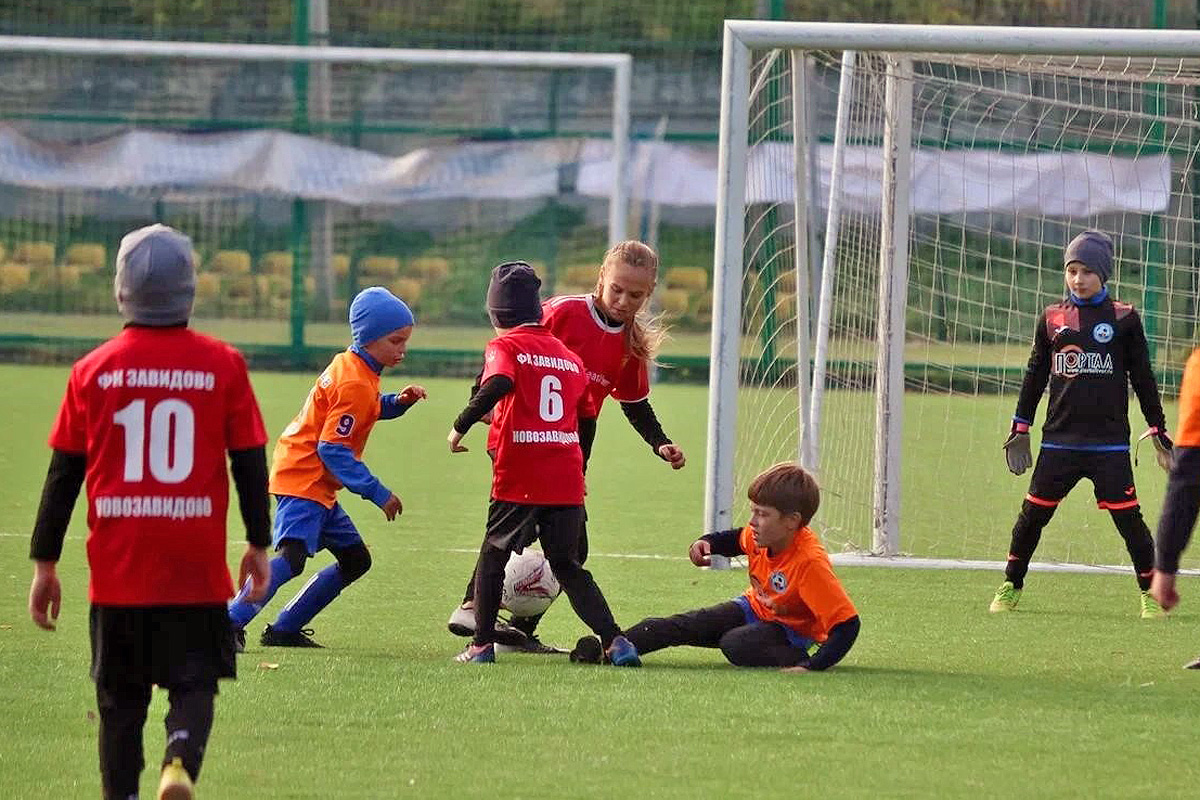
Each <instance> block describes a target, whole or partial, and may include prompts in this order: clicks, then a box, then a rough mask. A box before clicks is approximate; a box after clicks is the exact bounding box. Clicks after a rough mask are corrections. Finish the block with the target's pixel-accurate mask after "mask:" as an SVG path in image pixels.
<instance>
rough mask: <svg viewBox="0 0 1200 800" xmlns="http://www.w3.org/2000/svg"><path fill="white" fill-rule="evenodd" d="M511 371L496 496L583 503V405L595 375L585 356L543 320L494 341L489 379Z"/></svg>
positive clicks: (492, 441) (496, 434) (496, 436)
mask: <svg viewBox="0 0 1200 800" xmlns="http://www.w3.org/2000/svg"><path fill="white" fill-rule="evenodd" d="M493 375H505V376H507V377H508V378H510V379H511V380H512V382H513V389H512V391H511V392H509V393H508V394H506V395H505V396H504V397H502V398H500V402H498V403H497V404H496V409H495V412H494V414H493V417H492V426H491V428H490V429H489V430H488V450H489V451H491V452H492V453H493V454H494V455H495V461H494V463H493V464H492V499H493V500H507V501H509V502H513V503H525V504H528V505H548V506H574V505H582V504H583V451H582V450H580V449H579V413H578V411H579V406H580V405H581V404H582V403H584V402H585V397H584V395H585V393H586V391H587V385H588V378H587V372H586V371H585V370H584V368H583V362H582V361H581V360H580V359H579V356H577V355H575V354H574V353H572V352H571V351H570V350H568V349H567V346H566V345H564V344H563V343H562V342H560V341H559V340H558V339H556V338H555V337H554V334H552V333H550V331H548V330H546V328H544V327H542V326H541V325H522V326H521V327H519V328H513V329H512V330H510V331H508V332H507V333H505V334H503V335H501V336H498V337H496V338H495V339H493V340H492V341H490V342H488V346H487V350H486V351H485V352H484V363H483V377H482V379H481V380H482V381H487V379H488V378H490V377H492V376H493Z"/></svg>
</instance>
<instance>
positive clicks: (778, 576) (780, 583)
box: [767, 570, 787, 592]
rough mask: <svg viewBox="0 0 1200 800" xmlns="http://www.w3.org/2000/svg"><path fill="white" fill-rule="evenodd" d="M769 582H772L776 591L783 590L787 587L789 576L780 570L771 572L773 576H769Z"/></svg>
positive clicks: (772, 586)
mask: <svg viewBox="0 0 1200 800" xmlns="http://www.w3.org/2000/svg"><path fill="white" fill-rule="evenodd" d="M767 583H769V584H771V588H772V589H774V590H775V591H776V592H782V591H783V590H784V589H786V588H787V578H786V577H785V576H784V574H783V573H782V572H780V571H779V570H775V571H774V572H772V573H771V576H770V577H769V578H767Z"/></svg>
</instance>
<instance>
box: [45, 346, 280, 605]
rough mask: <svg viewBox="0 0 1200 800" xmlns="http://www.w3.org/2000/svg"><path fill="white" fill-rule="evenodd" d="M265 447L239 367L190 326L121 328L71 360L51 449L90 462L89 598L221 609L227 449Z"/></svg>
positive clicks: (225, 577) (227, 586) (228, 592)
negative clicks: (206, 605) (200, 605)
mask: <svg viewBox="0 0 1200 800" xmlns="http://www.w3.org/2000/svg"><path fill="white" fill-rule="evenodd" d="M266 443H267V433H266V429H265V428H264V427H263V421H262V415H261V414H260V413H259V410H258V403H257V402H256V401H255V399H254V393H253V391H252V390H251V388H250V377H249V375H247V374H246V362H245V361H244V360H243V359H242V356H241V354H240V353H238V351H237V350H235V349H234V348H232V347H230V346H229V345H227V344H225V343H224V342H221V341H218V340H217V339H213V338H211V337H208V336H204V335H202V334H199V333H195V332H193V331H190V330H188V329H187V328H182V327H181V328H141V327H131V328H126V329H125V330H124V331H123V332H122V333H121V334H120V335H119V336H117V337H116V338H114V339H111V340H110V341H108V342H105V343H104V344H102V345H100V346H99V347H97V348H96V349H95V350H93V351H92V352H90V353H88V354H87V355H86V356H84V357H83V358H81V359H80V360H79V361H77V362H76V363H75V366H74V368H73V369H72V370H71V377H70V379H69V380H68V382H67V393H66V396H65V397H64V398H63V402H62V406H61V408H60V409H59V411H58V418H57V419H56V420H55V421H54V428H53V430H52V431H51V433H50V446H51V447H52V448H54V449H55V450H61V451H63V452H67V453H75V454H82V455H84V456H85V457H86V458H87V497H88V514H87V519H88V540H87V552H88V563H89V564H90V566H91V582H90V587H89V596H90V598H91V601H92V602H93V603H98V604H101V605H115V606H155V605H194V604H216V603H224V602H225V601H226V600H228V599H229V598H230V597H231V596H232V595H233V583H232V582H231V581H230V579H229V568H228V566H227V563H226V560H225V555H226V554H225V513H226V510H227V508H228V505H229V475H228V472H227V467H226V465H225V463H226V455H225V454H226V453H227V452H228V451H230V450H247V449H250V448H252V447H262V446H263V445H265V444H266Z"/></svg>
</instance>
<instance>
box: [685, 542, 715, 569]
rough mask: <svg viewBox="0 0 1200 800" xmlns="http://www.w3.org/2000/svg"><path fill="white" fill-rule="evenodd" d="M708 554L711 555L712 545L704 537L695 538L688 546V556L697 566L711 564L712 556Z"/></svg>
mask: <svg viewBox="0 0 1200 800" xmlns="http://www.w3.org/2000/svg"><path fill="white" fill-rule="evenodd" d="M710 556H712V545H711V544H709V543H708V541H707V540H705V539H697V540H696V541H694V542H692V546H691V547H689V548H688V558H690V559H691V560H692V563H693V564H695V565H696V566H697V567H709V566H712V558H711V557H710Z"/></svg>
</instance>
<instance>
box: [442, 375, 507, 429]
mask: <svg viewBox="0 0 1200 800" xmlns="http://www.w3.org/2000/svg"><path fill="white" fill-rule="evenodd" d="M513 385H514V384H513V380H512V378H510V377H508V376H507V375H493V376H492V377H490V378H488V379H487V380H486V381H484V382H483V384H482V385H481V386H479V387H478V388H476V389H475V390H474V391H472V393H471V399H470V401H469V402H468V403H467V407H466V408H464V409H463V410H462V413H460V414H459V415H458V418H457V419H455V420H454V430H456V431H458V432H459V433H462V434H465V433H466V432H467V431H469V430H471V426H472V425H474V424H475V423H476V422H479V420H481V419H483V415H484V414H486V413H488V412H489V411H491V410H492V409H493V408H495V407H496V403H498V402H500V398H502V397H504V395H506V394H508V393H509V392H511V391H512V390H513Z"/></svg>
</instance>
